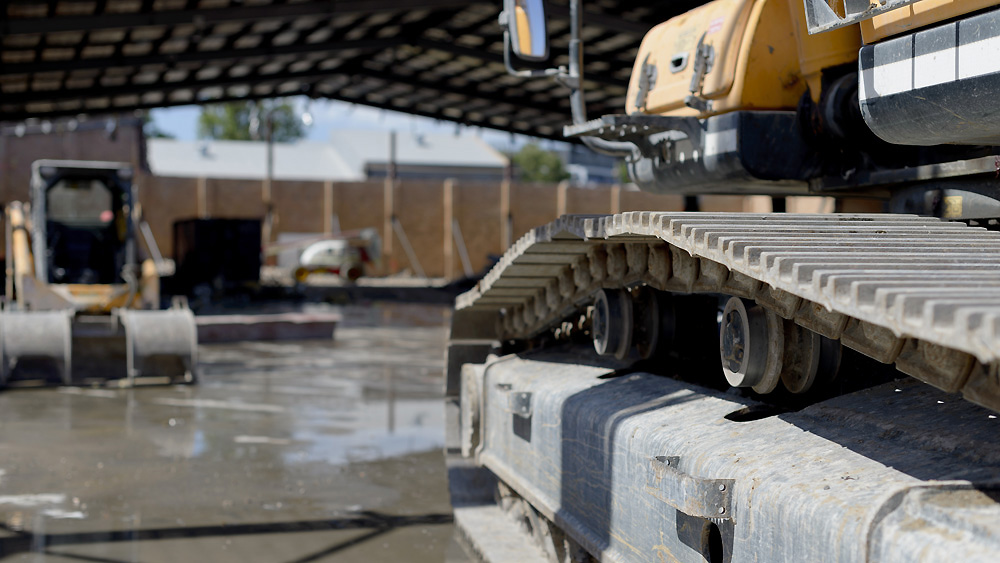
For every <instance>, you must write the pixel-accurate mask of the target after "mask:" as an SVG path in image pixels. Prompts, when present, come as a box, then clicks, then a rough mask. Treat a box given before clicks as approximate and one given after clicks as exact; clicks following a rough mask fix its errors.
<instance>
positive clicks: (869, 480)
mask: <svg viewBox="0 0 1000 563" xmlns="http://www.w3.org/2000/svg"><path fill="white" fill-rule="evenodd" d="M581 4H582V2H580V1H579V0H572V1H571V2H570V11H571V18H570V19H571V23H572V25H573V26H574V29H573V37H574V39H573V41H571V43H570V45H569V60H568V66H567V67H559V68H554V69H549V70H517V67H518V65H519V64H520V62H519V61H533V62H534V63H535V64H534V65H533V68H537V66H538V65H537V62H539V61H546V60H548V58H549V48H548V45H547V41H546V29H545V23H546V20H545V15H544V13H543V3H542V2H541V1H535V0H508V1H507V2H506V5H505V7H504V14H503V15H502V16H501V22H502V23H504V24H505V25H506V27H507V34H508V40H507V43H508V49H507V59H506V61H507V64H508V68H509V69H510V71H511V72H513V73H516V74H518V75H521V76H536V75H537V76H550V77H554V78H555V79H556V80H558V81H559V82H560V83H561V84H563V85H564V86H566V87H567V88H568V89H569V90H570V92H571V94H570V95H571V107H572V113H573V115H572V118H573V119H572V121H573V123H572V125H568V126H567V127H566V131H565V132H566V135H567V136H569V137H576V138H579V139H580V140H581V141H582V142H583V143H585V144H587V145H588V146H590V147H592V148H594V149H595V150H598V151H601V152H606V153H609V154H614V155H618V156H621V157H623V158H624V159H625V161H626V162H627V164H628V169H629V173H630V175H631V177H632V179H633V181H634V182H635V183H636V184H638V185H639V186H640V187H641V188H642V189H644V190H648V191H652V192H657V193H673V194H684V195H698V194H705V193H726V194H762V195H771V196H775V197H776V198H780V197H781V196H783V195H794V194H797V195H809V194H812V195H826V196H832V197H835V198H837V199H838V202H843V201H846V200H848V198H870V199H873V200H876V201H880V202H881V204H882V207H883V209H885V210H887V211H890V212H891V213H834V214H829V215H795V214H785V213H772V214H759V215H751V214H720V213H697V212H685V213H666V212H652V211H650V212H632V213H623V214H619V215H613V216H566V217H563V218H561V219H559V220H558V221H556V222H554V223H551V224H549V225H545V226H542V227H538V228H536V229H534V230H532V231H530V232H528V233H527V234H526V235H525V236H524V237H523V238H521V239H520V240H519V241H517V242H516V243H515V244H514V245H513V246H512V247H511V248H510V249H509V250H508V251H507V253H506V254H505V256H504V257H503V258H502V259H501V261H500V262H499V263H498V264H497V266H496V267H495V268H494V269H493V270H492V271H491V272H490V273H489V274H488V275H487V276H486V277H485V278H484V279H483V280H482V281H481V282H480V283H479V284H477V286H476V287H475V288H474V289H473V290H471V291H469V292H468V293H465V294H463V295H462V296H460V297H459V298H458V300H457V302H456V312H455V315H454V317H453V323H452V333H451V339H452V340H451V344H450V348H449V357H448V384H447V385H448V387H447V395H448V400H447V409H448V411H447V412H448V417H449V418H448V424H449V436H448V455H449V459H450V461H449V473H450V480H451V488H452V501H453V504H454V505H455V508H456V522H457V524H458V525H459V527H460V528H461V529H462V530H463V532H464V534H465V537H466V539H467V541H468V543H469V545H470V547H471V548H472V550H473V551H474V552H475V553H476V554H477V555H478V556H480V557H481V558H482V559H484V560H491V561H503V560H515V559H516V560H532V559H537V560H550V561H590V560H602V561H685V562H686V561H709V562H713V563H714V562H740V561H880V562H881V561H901V562H902V561H955V560H965V561H989V560H994V559H995V557H996V553H997V549H998V548H1000V503H998V499H1000V496H998V493H1000V447H997V445H996V441H995V439H994V437H995V435H996V431H997V428H998V426H997V425H998V423H1000V420H998V419H997V416H998V415H997V414H996V413H997V412H1000V375H998V374H1000V278H998V274H1000V233H997V232H996V231H997V225H998V222H997V221H998V219H1000V180H998V179H997V178H998V174H1000V148H998V147H997V146H996V145H998V144H1000V119H998V117H997V116H1000V97H998V96H997V92H998V91H1000V2H997V1H982V2H974V1H966V2H955V1H951V0H916V1H915V0H886V1H883V2H879V3H874V2H872V3H869V2H854V1H852V0H714V1H711V2H694V3H692V4H696V6H695V7H692V8H691V9H690V10H689V11H688V12H686V13H684V14H682V15H680V16H678V17H676V18H674V19H671V20H670V21H666V22H662V23H660V24H659V25H657V26H655V27H654V28H653V29H652V30H651V31H650V33H649V34H648V35H647V37H646V39H645V40H644V41H643V44H642V46H641V47H640V50H639V53H638V56H637V58H636V61H635V66H634V68H633V72H632V78H631V83H630V85H629V93H628V98H627V100H626V107H625V108H623V113H621V114H618V115H606V116H601V117H598V118H596V119H593V120H589V119H588V117H587V115H586V108H585V103H584V99H585V97H584V92H583V91H582V83H583V77H582V76H581V72H580V69H581V68H582V65H581V61H582V57H583V56H584V51H583V41H582V38H583V37H584V36H585V35H586V33H585V30H584V27H583V21H582V20H583V7H582V5H581ZM778 201H780V200H779V199H776V202H778ZM776 208H777V206H776ZM490 530H492V531H490ZM498 530H503V531H502V532H498ZM525 536H530V537H532V538H533V540H534V541H530V540H526V539H525Z"/></svg>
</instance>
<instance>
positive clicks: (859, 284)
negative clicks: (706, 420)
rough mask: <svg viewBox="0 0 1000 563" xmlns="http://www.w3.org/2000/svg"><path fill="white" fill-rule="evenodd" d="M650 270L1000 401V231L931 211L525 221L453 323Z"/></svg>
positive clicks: (579, 297) (559, 302) (565, 310)
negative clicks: (526, 228) (528, 227)
mask: <svg viewBox="0 0 1000 563" xmlns="http://www.w3.org/2000/svg"><path fill="white" fill-rule="evenodd" d="M643 284H645V285H648V286H650V287H652V288H654V289H657V290H661V291H668V292H674V293H684V294H690V293H707V294H719V295H729V296H734V297H739V298H742V299H745V300H748V301H747V302H751V301H754V302H756V304H758V305H760V306H762V307H763V308H764V309H766V310H767V311H769V312H770V313H771V314H776V315H778V316H780V317H781V318H783V319H786V320H789V321H793V322H794V323H795V324H796V325H798V326H801V327H804V328H806V329H809V330H811V331H813V332H815V333H818V334H819V335H822V336H823V337H826V338H828V339H832V340H837V341H840V342H841V343H842V344H843V345H844V346H846V347H848V348H852V349H854V350H857V351H859V352H861V353H863V354H865V355H867V356H870V357H872V358H874V359H876V360H878V361H881V362H883V363H894V364H895V365H896V367H897V368H898V369H899V370H900V371H902V372H904V373H906V374H908V375H911V376H913V377H916V378H917V379H920V380H922V381H924V382H926V383H929V384H931V385H933V386H935V387H938V388H940V389H942V390H945V391H948V392H960V393H962V395H963V396H964V397H965V398H966V399H967V400H969V401H971V402H973V403H976V404H979V405H982V406H985V407H987V408H990V409H993V410H1000V380H998V366H1000V233H995V232H991V231H988V230H986V229H983V228H978V227H969V226H967V225H965V224H963V223H957V222H947V221H942V220H938V219H934V218H927V217H918V216H909V215H888V216H887V215H885V214H829V215H804V214H803V215H800V214H742V213H739V214H737V213H668V212H662V213H661V212H630V213H622V214H617V215H600V216H594V215H587V216H585V215H567V216H564V217H561V218H560V219H558V220H556V221H554V222H552V223H550V224H548V225H544V226H541V227H538V228H535V229H533V230H532V231H530V232H528V233H527V234H526V235H524V236H523V237H522V238H521V239H520V240H518V241H517V242H516V243H515V244H514V245H513V246H512V247H511V248H510V249H509V250H508V251H507V252H506V253H505V255H504V256H503V257H502V259H501V260H500V261H499V263H498V264H497V265H496V266H495V267H494V268H493V269H492V270H491V271H490V272H489V273H488V274H487V275H486V276H485V277H484V278H483V279H482V280H481V281H480V282H479V284H478V285H477V286H476V287H475V288H474V289H472V290H471V291H469V292H467V293H465V294H462V295H461V296H459V298H458V300H457V302H456V320H457V321H458V322H455V323H454V324H453V335H452V337H453V339H461V338H466V337H472V335H471V334H470V335H464V334H463V330H465V329H463V327H464V326H471V325H472V324H473V323H470V322H461V319H462V318H468V319H470V320H471V319H472V318H475V319H477V322H480V324H481V321H482V320H483V319H487V318H489V317H493V318H494V319H495V323H496V324H495V328H496V337H497V338H498V339H500V340H505V341H506V340H522V339H531V338H533V337H536V336H538V335H540V334H542V333H543V332H545V331H550V330H552V329H554V328H558V327H559V326H560V325H562V324H564V323H565V322H566V320H567V319H569V318H571V317H572V316H573V315H574V314H578V313H579V312H580V311H583V310H585V309H586V308H587V307H588V306H589V305H590V304H592V303H593V302H594V298H595V294H596V293H597V292H599V291H600V290H601V289H607V288H628V287H633V286H638V285H643ZM478 330H481V329H478ZM475 337H476V338H482V335H475Z"/></svg>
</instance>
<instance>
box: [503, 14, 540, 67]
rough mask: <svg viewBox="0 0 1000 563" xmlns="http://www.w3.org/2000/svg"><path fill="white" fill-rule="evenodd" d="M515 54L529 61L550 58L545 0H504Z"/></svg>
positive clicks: (506, 19) (508, 29)
mask: <svg viewBox="0 0 1000 563" xmlns="http://www.w3.org/2000/svg"><path fill="white" fill-rule="evenodd" d="M503 23H504V24H505V27H506V29H507V31H508V32H509V33H510V45H511V47H513V49H514V54H515V55H517V56H518V58H520V59H524V60H528V61H544V60H545V59H548V58H549V44H548V33H547V32H546V29H545V6H544V2H543V0H504V22H503Z"/></svg>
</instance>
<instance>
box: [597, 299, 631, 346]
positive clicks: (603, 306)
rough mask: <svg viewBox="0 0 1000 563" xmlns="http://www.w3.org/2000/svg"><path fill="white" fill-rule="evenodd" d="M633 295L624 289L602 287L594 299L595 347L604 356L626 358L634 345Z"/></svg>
mask: <svg viewBox="0 0 1000 563" xmlns="http://www.w3.org/2000/svg"><path fill="white" fill-rule="evenodd" d="M632 329H633V326H632V296H631V295H629V292H628V291H626V290H624V289H602V290H600V291H598V292H597V296H596V298H595V299H594V317H593V324H592V331H593V336H594V349H595V350H596V351H597V353H598V354H600V355H602V356H614V357H616V358H618V359H619V360H622V359H624V358H625V356H627V355H628V353H629V348H631V346H632V333H633V330H632Z"/></svg>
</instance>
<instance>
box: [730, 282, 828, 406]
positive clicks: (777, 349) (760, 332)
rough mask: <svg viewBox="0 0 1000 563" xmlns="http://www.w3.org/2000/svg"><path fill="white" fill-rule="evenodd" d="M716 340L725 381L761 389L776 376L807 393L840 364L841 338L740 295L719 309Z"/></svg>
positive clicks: (770, 388)
mask: <svg viewBox="0 0 1000 563" xmlns="http://www.w3.org/2000/svg"><path fill="white" fill-rule="evenodd" d="M719 344H720V346H719V347H720V353H721V354H722V368H723V371H724V373H725V375H726V380H727V381H728V382H729V384H730V385H732V386H733V387H750V388H752V389H753V390H754V391H756V392H757V393H761V394H766V393H770V392H772V391H774V390H775V389H776V388H777V386H778V382H779V381H780V382H781V383H783V384H784V386H785V387H786V388H787V389H788V390H789V391H791V392H792V393H805V392H806V391H808V390H809V389H811V388H812V387H813V386H814V385H815V384H816V383H826V382H829V381H831V380H833V378H834V377H835V376H836V373H837V369H838V368H839V367H840V352H841V347H840V343H839V342H837V341H835V340H830V339H828V338H825V337H823V336H820V335H819V334H817V333H815V332H813V331H811V330H809V329H806V328H803V327H801V326H799V325H797V324H795V323H794V322H792V321H788V320H785V319H782V318H781V317H780V316H778V315H777V314H776V313H774V312H773V311H770V310H768V309H765V308H764V307H761V306H760V305H757V304H756V303H754V302H752V301H746V300H744V299H740V298H738V297H732V298H730V299H729V301H728V302H727V303H726V307H725V309H724V310H723V313H722V326H721V327H720V335H719Z"/></svg>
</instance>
